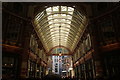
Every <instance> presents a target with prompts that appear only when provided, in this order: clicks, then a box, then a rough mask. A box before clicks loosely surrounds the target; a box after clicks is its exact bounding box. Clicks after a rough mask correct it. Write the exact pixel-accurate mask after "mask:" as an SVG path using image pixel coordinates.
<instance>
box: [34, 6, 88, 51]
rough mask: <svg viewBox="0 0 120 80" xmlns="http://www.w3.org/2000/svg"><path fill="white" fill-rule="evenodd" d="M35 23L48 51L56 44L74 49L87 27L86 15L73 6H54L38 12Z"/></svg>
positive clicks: (36, 29)
mask: <svg viewBox="0 0 120 80" xmlns="http://www.w3.org/2000/svg"><path fill="white" fill-rule="evenodd" d="M34 24H35V31H36V32H37V35H38V36H39V38H40V40H41V41H42V43H43V45H44V47H45V49H46V51H47V52H49V51H50V50H51V49H52V48H53V47H55V46H64V47H66V48H68V49H69V50H70V51H73V50H74V48H75V47H76V45H77V42H78V40H79V38H80V36H81V34H82V32H83V30H84V28H85V25H86V17H85V16H83V15H82V14H81V13H80V12H78V11H77V10H75V9H74V8H73V7H67V6H53V7H48V8H46V9H45V10H44V11H43V12H40V13H38V14H37V15H36V16H35V19H34Z"/></svg>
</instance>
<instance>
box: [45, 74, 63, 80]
mask: <svg viewBox="0 0 120 80" xmlns="http://www.w3.org/2000/svg"><path fill="white" fill-rule="evenodd" d="M43 80H62V78H61V76H60V75H57V74H48V75H46V76H45V77H44V78H43Z"/></svg>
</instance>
